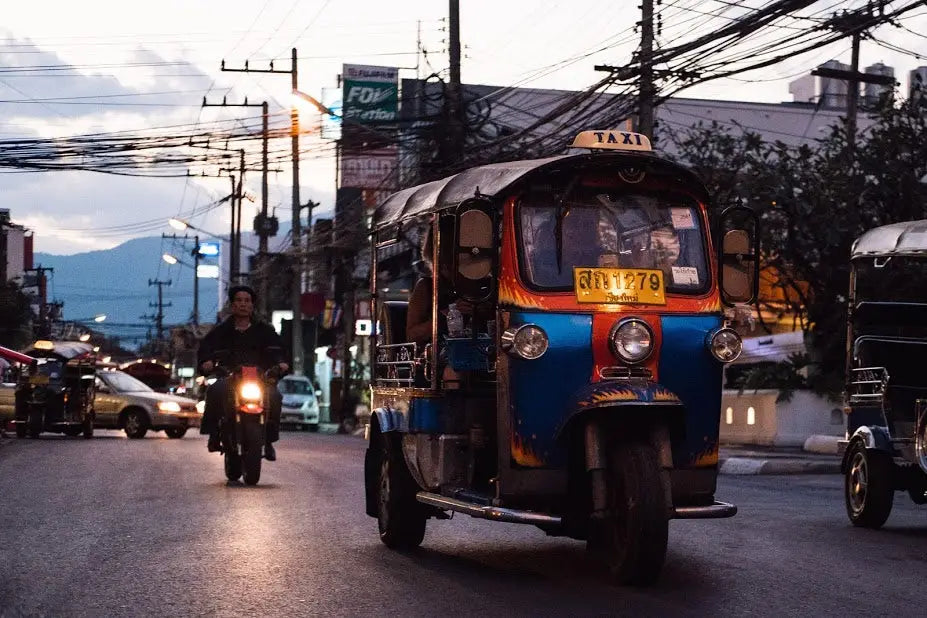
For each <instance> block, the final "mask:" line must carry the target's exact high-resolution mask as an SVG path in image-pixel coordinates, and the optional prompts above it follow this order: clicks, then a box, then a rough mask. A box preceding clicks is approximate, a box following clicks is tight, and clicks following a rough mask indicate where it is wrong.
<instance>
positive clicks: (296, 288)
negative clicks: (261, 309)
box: [290, 47, 305, 376]
mask: <svg viewBox="0 0 927 618" xmlns="http://www.w3.org/2000/svg"><path fill="white" fill-rule="evenodd" d="M291 58H292V70H291V72H290V78H291V80H290V81H291V83H292V86H293V92H294V93H295V92H297V91H298V90H299V87H298V80H297V73H296V48H295V47H294V48H293V52H292V56H291ZM290 133H291V146H292V155H293V224H292V231H291V235H292V239H291V241H292V249H293V266H294V268H293V284H292V285H291V286H290V308H291V309H292V311H293V322H292V336H293V337H292V347H293V373H294V374H296V375H298V376H301V375H303V372H304V370H305V369H304V361H303V319H302V317H303V313H302V308H301V304H300V301H301V299H302V285H303V255H302V253H303V250H302V236H303V233H302V226H301V225H300V208H301V207H300V203H299V111H298V110H297V109H296V105H295V104H294V105H293V107H292V108H291V110H290Z"/></svg>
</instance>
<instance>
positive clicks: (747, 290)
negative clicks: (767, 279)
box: [718, 206, 760, 306]
mask: <svg viewBox="0 0 927 618" xmlns="http://www.w3.org/2000/svg"><path fill="white" fill-rule="evenodd" d="M758 239H759V220H758V219H757V217H756V214H755V213H754V212H753V210H751V209H749V208H746V207H744V206H734V207H731V208H728V209H726V210H725V211H724V212H723V213H722V214H721V242H720V247H719V252H718V253H719V257H718V265H719V270H720V273H719V287H720V289H721V302H723V303H724V304H725V305H727V306H734V305H738V304H752V303H754V302H756V300H757V298H758V296H759V284H760V260H759V242H758Z"/></svg>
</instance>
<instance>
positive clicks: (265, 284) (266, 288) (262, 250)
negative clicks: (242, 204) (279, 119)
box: [257, 101, 270, 319]
mask: <svg viewBox="0 0 927 618" xmlns="http://www.w3.org/2000/svg"><path fill="white" fill-rule="evenodd" d="M261 122H262V134H263V137H264V139H263V140H262V141H263V144H262V145H261V162H262V167H263V168H264V170H263V173H262V174H261V225H266V224H267V140H268V135H267V132H268V129H267V123H268V112H267V101H264V102H263V103H262V104H261ZM257 267H258V268H259V269H260V275H261V277H260V282H261V290H260V295H259V297H258V298H259V300H258V305H259V308H260V312H261V315H262V316H264V318H265V319H266V318H267V317H268V311H267V309H268V302H267V300H268V299H267V295H268V294H269V293H270V285H269V281H270V269H269V268H268V259H267V233H266V231H264V230H261V234H260V240H259V244H258V259H257Z"/></svg>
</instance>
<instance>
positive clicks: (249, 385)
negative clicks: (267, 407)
mask: <svg viewBox="0 0 927 618" xmlns="http://www.w3.org/2000/svg"><path fill="white" fill-rule="evenodd" d="M238 395H239V396H240V397H241V398H242V399H244V400H245V401H260V400H261V398H262V397H263V393H262V392H261V385H260V384H258V383H257V382H242V383H241V386H240V387H238Z"/></svg>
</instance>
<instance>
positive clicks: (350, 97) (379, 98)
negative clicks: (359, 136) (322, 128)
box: [342, 64, 399, 131]
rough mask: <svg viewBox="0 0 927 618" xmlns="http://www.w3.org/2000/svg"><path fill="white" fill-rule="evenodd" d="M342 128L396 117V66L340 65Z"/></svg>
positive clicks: (397, 112) (397, 114)
mask: <svg viewBox="0 0 927 618" xmlns="http://www.w3.org/2000/svg"><path fill="white" fill-rule="evenodd" d="M342 83H343V85H344V87H343V91H342V118H343V119H344V125H343V127H342V130H345V129H347V130H348V131H350V128H349V127H350V126H351V125H352V124H390V123H394V122H396V120H397V119H398V117H399V69H397V68H396V67H378V66H367V65H360V64H346V65H344V66H343V68H342Z"/></svg>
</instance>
